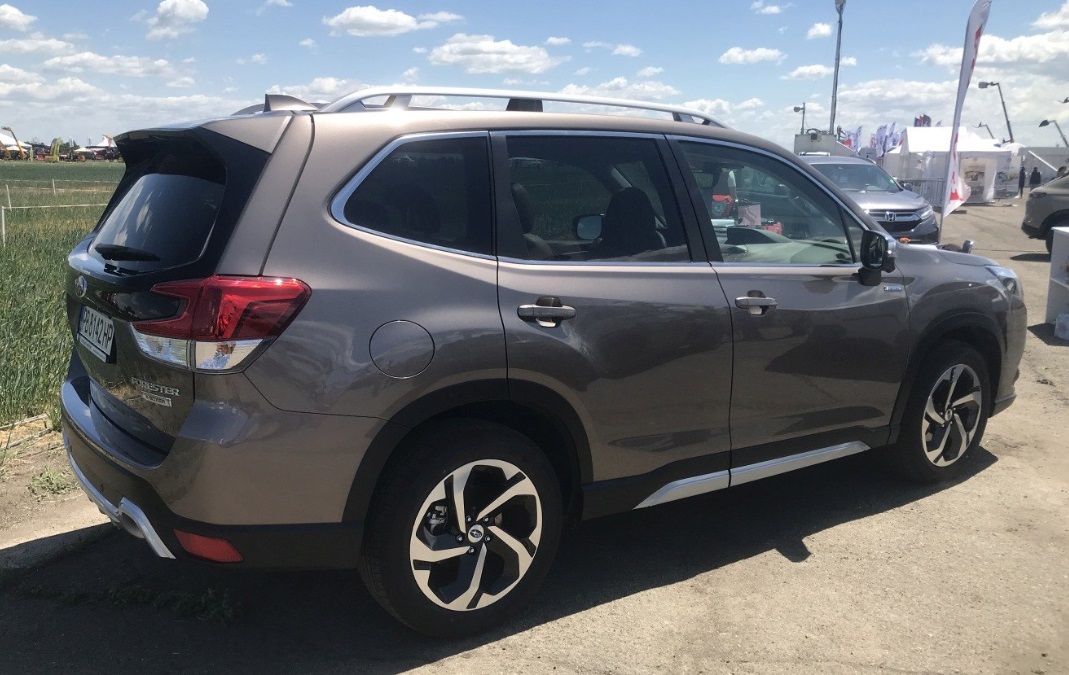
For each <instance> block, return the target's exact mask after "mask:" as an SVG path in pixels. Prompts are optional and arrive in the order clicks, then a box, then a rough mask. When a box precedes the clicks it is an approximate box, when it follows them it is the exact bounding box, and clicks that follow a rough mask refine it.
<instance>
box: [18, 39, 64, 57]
mask: <svg viewBox="0 0 1069 675" xmlns="http://www.w3.org/2000/svg"><path fill="white" fill-rule="evenodd" d="M73 49H74V45H72V44H71V43H69V42H64V41H63V40H55V39H53V38H24V39H14V40H0V54H62V53H63V52H69V51H71V50H73Z"/></svg>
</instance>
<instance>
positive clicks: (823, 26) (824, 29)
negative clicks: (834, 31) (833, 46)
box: [805, 23, 831, 40]
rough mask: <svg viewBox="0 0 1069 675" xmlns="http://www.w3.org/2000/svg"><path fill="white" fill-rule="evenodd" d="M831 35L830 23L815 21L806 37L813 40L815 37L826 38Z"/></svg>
mask: <svg viewBox="0 0 1069 675" xmlns="http://www.w3.org/2000/svg"><path fill="white" fill-rule="evenodd" d="M829 36H831V24H830V23H815V24H813V25H812V26H810V27H809V31H808V32H806V34H805V39H806V40H813V39H815V38H825V37H829Z"/></svg>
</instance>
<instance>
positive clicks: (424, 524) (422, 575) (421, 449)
mask: <svg viewBox="0 0 1069 675" xmlns="http://www.w3.org/2000/svg"><path fill="white" fill-rule="evenodd" d="M404 451H405V452H406V454H405V455H404V456H403V461H401V462H398V463H396V464H394V466H393V467H392V469H391V470H390V473H389V475H387V476H386V477H385V479H384V480H385V482H384V483H383V485H382V488H381V489H380V490H378V491H377V492H376V500H377V501H376V503H375V504H373V505H372V511H371V514H370V515H369V517H368V528H367V535H366V538H365V542H364V546H363V552H362V554H361V565H360V571H361V575H362V577H363V579H364V582H365V584H366V585H367V587H368V590H369V591H370V592H371V594H372V595H373V596H374V597H375V599H376V600H377V601H378V602H379V604H381V605H382V606H383V608H385V609H386V610H387V611H389V612H390V613H391V614H393V615H394V616H395V617H397V618H398V619H400V620H401V621H402V622H404V623H405V624H407V625H409V626H410V627H412V628H414V629H415V630H417V631H419V632H421V633H425V634H428V635H436V636H456V635H464V634H469V633H475V632H479V631H482V630H485V629H487V628H490V627H492V626H494V625H497V624H499V623H500V622H501V621H502V620H503V619H504V618H505V617H506V616H507V615H508V614H510V613H512V612H513V611H514V610H516V609H518V608H520V607H521V606H523V605H524V604H526V603H527V602H528V600H529V599H530V598H531V596H532V595H533V594H534V592H535V590H536V589H537V587H538V585H539V584H540V583H541V581H542V579H543V578H544V577H545V575H546V572H547V571H548V570H549V566H550V563H551V562H552V559H553V556H554V555H555V553H556V550H557V545H558V543H559V539H560V530H561V522H562V521H561V519H562V500H561V495H560V487H559V485H558V482H557V478H556V475H555V474H554V473H553V469H552V467H551V466H550V464H549V462H548V461H547V460H546V458H545V456H544V455H543V454H542V452H541V450H540V449H539V448H538V446H536V445H535V444H534V443H533V442H532V441H531V440H530V439H529V438H527V437H526V436H523V435H521V434H519V433H517V432H515V431H513V430H512V429H509V428H507V427H503V426H500V425H497V424H492V423H488V422H483V421H479V420H467V421H461V420H456V421H451V422H449V423H447V424H442V425H436V426H435V427H434V428H433V429H428V430H426V431H424V432H421V433H419V436H418V437H417V438H415V439H413V441H412V442H410V443H409V444H408V445H407V447H406V448H405V450H404Z"/></svg>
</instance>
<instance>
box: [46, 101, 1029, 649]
mask: <svg viewBox="0 0 1069 675" xmlns="http://www.w3.org/2000/svg"><path fill="white" fill-rule="evenodd" d="M475 93H476V94H477V95H478V97H479V100H480V101H481V102H482V105H483V106H484V107H485V105H486V102H487V101H491V102H493V101H501V103H502V105H501V107H502V108H503V109H502V110H500V111H497V112H488V111H486V110H478V111H461V110H443V109H432V108H433V106H434V105H438V104H440V103H442V100H441V99H440V98H438V97H437V96H436V97H434V98H421V95H424V94H435V95H438V94H443V95H444V94H449V95H452V96H458V95H459V94H460V92H456V91H440V90H429V91H428V90H421V91H417V92H412V91H390V90H376V91H371V92H364V93H358V94H354V95H350V96H347V97H344V98H342V99H340V100H338V101H335V102H333V103H331V104H329V105H327V106H324V107H323V108H322V109H321V110H317V109H315V107H314V106H302V105H301V104H300V103H299V102H294V101H293V100H292V99H290V100H281V101H279V102H278V104H277V105H275V104H274V103H273V100H272V99H271V98H270V97H269V98H268V100H267V103H266V105H265V106H264V107H265V109H266V110H265V111H263V112H257V113H247V114H243V115H237V116H233V117H230V118H223V119H216V120H212V121H206V122H205V121H201V122H196V123H191V124H188V125H176V126H168V127H160V128H154V129H144V130H139V131H131V132H128V133H126V134H123V135H120V136H117V137H116V140H117V142H118V145H119V148H120V150H121V151H122V155H123V157H124V158H125V161H126V174H125V176H124V177H123V179H122V181H121V183H120V184H119V186H118V188H117V189H116V192H115V194H114V196H113V197H112V199H111V202H110V204H109V205H108V207H107V208H106V210H105V212H104V214H103V215H102V217H101V219H100V222H99V223H98V224H97V226H96V227H95V228H94V230H93V231H92V232H91V233H90V234H89V235H88V236H86V237H85V239H84V240H83V241H82V242H80V243H79V244H78V245H77V246H76V247H75V248H74V250H73V251H72V252H71V254H70V258H69V268H68V271H67V277H66V303H67V313H68V317H69V320H70V327H71V331H72V333H73V334H74V336H75V338H76V339H75V347H74V350H73V353H72V355H71V362H70V371H69V374H68V376H67V378H66V381H65V382H64V384H63V387H62V405H63V432H64V437H65V439H66V441H67V443H68V450H69V458H70V462H71V466H72V467H73V469H74V472H75V474H76V476H77V477H78V479H79V481H80V482H81V484H82V486H83V487H84V489H85V490H86V492H87V493H88V494H89V495H90V497H91V498H92V499H93V500H94V501H95V502H96V503H97V504H98V505H99V506H100V507H101V509H102V510H103V511H104V512H105V513H107V514H108V515H109V516H110V517H111V518H112V520H113V521H114V522H115V523H117V524H118V525H121V526H122V527H124V528H126V529H127V530H129V531H130V532H131V533H133V534H135V535H137V536H139V537H143V538H144V539H145V540H146V541H147V543H148V544H149V545H150V546H151V548H152V550H153V551H154V552H155V553H156V554H157V555H159V556H162V557H165V558H181V559H187V560H201V561H210V562H212V563H216V564H221V565H231V566H256V565H259V566H273V567H305V568H308V567H341V568H346V567H358V568H359V570H360V573H361V575H362V577H363V579H364V581H365V583H366V584H367V586H368V588H369V589H370V591H371V593H372V595H373V596H374V597H375V598H376V599H377V600H378V601H379V603H381V605H382V606H383V607H384V608H385V609H386V610H387V611H389V612H390V613H392V614H393V615H394V616H396V617H397V618H399V619H400V620H401V621H403V622H405V623H406V624H408V625H409V626H411V627H413V628H415V629H417V630H420V631H423V632H426V633H429V634H437V635H456V634H461V633H466V632H471V631H477V630H482V629H485V628H487V627H489V626H493V625H496V624H497V623H498V622H500V621H501V620H502V618H503V617H504V616H506V615H507V614H508V613H509V612H510V611H512V610H514V609H516V608H518V607H520V606H522V605H523V604H524V603H526V602H527V601H528V600H529V599H530V598H531V597H532V596H533V594H534V593H535V591H536V589H537V587H538V585H539V583H540V582H541V581H542V580H543V578H544V577H545V575H546V572H547V570H548V569H549V566H550V562H551V561H552V559H553V557H554V554H555V552H556V549H557V546H558V542H559V539H560V534H561V530H562V528H563V527H564V526H565V525H566V524H576V523H579V522H581V521H582V520H584V519H589V518H594V517H598V516H602V515H605V514H610V513H618V512H622V511H627V510H629V509H638V508H646V507H655V506H656V505H658V504H663V503H665V502H669V501H672V500H675V499H681V498H684V497H689V496H692V495H697V494H701V493H705V492H709V491H712V490H719V489H722V488H726V487H729V486H732V485H737V484H740V483H746V482H749V481H753V480H757V479H760V478H764V477H767V476H772V475H776V474H779V473H783V472H786V471H792V470H794V469H801V468H804V467H807V466H810V465H813V464H816V463H819V462H824V461H827V460H832V459H836V458H839V457H844V456H846V455H851V454H854V453H859V452H863V451H868V450H874V451H876V450H877V449H878V451H879V452H880V453H883V454H884V455H885V456H886V457H887V459H888V461H889V462H890V463H891V464H892V466H894V467H895V468H896V469H897V470H898V471H900V472H901V473H903V474H905V475H906V476H909V477H912V478H914V479H918V480H922V481H937V480H943V479H947V478H952V477H954V476H958V475H960V473H961V471H962V470H963V467H964V465H965V464H966V462H967V460H968V458H969V457H970V455H971V454H972V453H973V452H974V451H975V450H976V448H977V446H978V445H979V443H980V440H981V438H982V436H983V433H984V428H985V425H986V423H987V419H988V417H989V416H991V415H994V414H996V413H998V412H999V411H1001V410H1003V409H1005V408H1006V407H1007V406H1009V405H1010V404H1011V403H1012V402H1013V400H1014V396H1015V394H1014V381H1015V380H1016V379H1017V375H1018V363H1019V361H1020V358H1021V352H1022V348H1023V345H1024V335H1025V325H1026V317H1025V307H1024V303H1023V300H1022V295H1021V289H1020V287H1019V285H1018V282H1017V278H1016V276H1015V275H1014V273H1013V272H1012V271H1010V270H1008V269H1004V268H1001V267H998V266H996V265H995V263H993V262H992V261H991V260H987V259H984V258H980V257H977V256H973V255H967V254H963V253H955V252H950V251H944V250H938V249H935V248H922V247H899V248H898V249H897V252H896V246H895V242H894V240H893V239H891V238H890V237H889V236H888V235H887V234H886V233H884V232H881V231H878V229H877V228H876V227H875V225H874V223H873V221H872V220H871V219H870V218H869V216H868V215H867V214H865V213H864V211H862V210H861V209H859V208H858V207H857V205H856V204H854V203H853V202H852V201H851V200H850V199H848V198H847V197H846V196H845V195H844V194H843V193H842V192H841V191H839V190H838V189H837V188H836V187H835V185H834V184H833V183H832V182H830V181H828V180H827V179H825V178H824V177H823V176H822V175H821V174H819V173H817V172H816V171H814V170H812V169H811V168H810V167H809V166H807V165H806V164H805V163H803V162H801V161H800V160H798V159H797V158H796V157H794V156H792V155H790V154H787V153H786V152H785V151H784V150H782V149H781V148H780V147H778V146H776V145H774V144H771V143H767V142H765V141H762V140H760V139H758V138H754V137H752V136H748V135H746V134H742V133H738V132H735V131H731V130H728V129H724V128H722V127H721V126H720V125H718V124H717V123H716V122H715V120H712V119H710V118H707V117H704V116H703V115H702V114H701V113H697V112H694V111H688V110H684V109H678V108H672V107H666V106H656V105H652V104H641V103H636V102H623V101H610V100H602V99H588V98H583V97H562V96H559V95H558V96H554V95H549V94H546V95H540V94H530V93H522V94H521V93H507V92H505V93H502V92H475ZM551 99H552V101H551ZM568 104H577V105H579V106H581V107H582V108H583V109H584V110H585V111H586V114H574V113H571V112H552V113H551V112H542V110H543V106H544V105H546V106H547V107H548V105H553V106H555V107H556V106H561V107H563V106H566V105H568ZM610 105H611V106H614V107H615V108H619V107H630V108H638V109H639V110H640V111H641V112H643V113H644V114H647V115H650V114H663V115H665V116H666V117H668V119H648V118H643V117H637V116H633V115H627V114H624V115H620V114H612V110H610V108H609V107H608V106H610ZM279 108H281V109H279ZM590 110H595V111H598V112H594V113H590V112H589V111H590ZM665 555H666V556H668V557H670V556H671V555H672V554H671V552H670V551H666V552H665Z"/></svg>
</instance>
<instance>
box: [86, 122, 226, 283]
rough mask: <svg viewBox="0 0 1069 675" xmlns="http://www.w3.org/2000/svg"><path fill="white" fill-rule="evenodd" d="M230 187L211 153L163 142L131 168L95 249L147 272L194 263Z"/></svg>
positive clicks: (109, 259)
mask: <svg viewBox="0 0 1069 675" xmlns="http://www.w3.org/2000/svg"><path fill="white" fill-rule="evenodd" d="M225 187H226V171H225V169H224V167H223V166H222V164H220V163H219V161H218V160H216V159H215V158H214V157H213V156H212V155H211V154H210V153H209V152H208V151H206V150H205V149H203V148H202V147H200V146H197V145H195V144H192V143H171V144H163V145H161V146H160V148H159V150H158V151H157V152H156V153H155V155H154V156H152V157H151V158H148V159H146V160H145V161H144V162H143V163H141V164H140V165H139V166H136V167H131V170H130V171H129V172H128V175H127V177H126V178H125V179H124V181H123V184H122V186H121V187H120V194H119V195H117V200H116V201H115V203H114V205H113V206H112V208H111V209H110V210H109V212H108V213H107V214H106V215H105V217H104V219H103V220H102V221H101V224H100V228H99V230H98V232H97V235H96V237H95V238H94V240H93V246H92V251H93V252H94V254H95V255H97V256H98V257H100V258H102V259H103V260H104V261H105V262H109V263H114V264H116V265H118V266H120V267H133V268H134V269H136V270H138V271H142V272H144V271H150V270H155V269H166V268H169V267H176V266H179V265H184V264H187V263H191V262H193V261H195V260H196V259H197V258H199V257H200V256H201V254H202V253H203V251H204V247H205V245H206V244H207V242H208V238H209V236H210V234H211V231H212V227H213V226H214V224H215V221H216V218H217V217H218V215H219V208H220V205H221V204H222V201H223V193H224V190H225Z"/></svg>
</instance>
